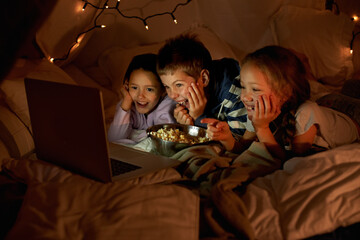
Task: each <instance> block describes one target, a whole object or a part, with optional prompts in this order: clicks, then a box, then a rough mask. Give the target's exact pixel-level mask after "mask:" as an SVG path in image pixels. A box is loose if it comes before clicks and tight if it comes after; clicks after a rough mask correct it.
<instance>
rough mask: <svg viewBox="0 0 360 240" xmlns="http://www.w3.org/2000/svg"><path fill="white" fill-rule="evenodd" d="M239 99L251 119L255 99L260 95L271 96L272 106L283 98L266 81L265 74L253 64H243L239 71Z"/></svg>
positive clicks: (281, 102)
mask: <svg viewBox="0 0 360 240" xmlns="http://www.w3.org/2000/svg"><path fill="white" fill-rule="evenodd" d="M240 79H241V80H240V84H241V101H242V102H243V103H244V105H245V107H246V109H247V112H248V117H249V119H250V120H251V119H252V116H253V114H254V109H255V104H256V101H257V100H258V99H259V98H260V97H261V96H268V97H270V96H272V100H273V101H272V102H271V104H272V106H279V107H281V105H282V104H283V103H284V100H283V99H282V98H281V97H280V96H278V95H277V94H276V93H275V92H274V91H273V90H272V87H271V85H270V84H269V83H268V81H269V80H268V78H267V76H266V75H265V74H264V73H263V72H262V71H260V69H259V68H258V67H256V66H255V65H253V64H245V65H244V66H243V67H242V68H241V71H240Z"/></svg>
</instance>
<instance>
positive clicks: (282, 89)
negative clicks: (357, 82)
mask: <svg viewBox="0 0 360 240" xmlns="http://www.w3.org/2000/svg"><path fill="white" fill-rule="evenodd" d="M239 80H240V84H241V100H242V102H243V103H244V105H245V107H246V109H247V114H248V121H247V124H246V131H245V134H244V136H243V139H242V140H241V141H238V142H236V141H235V139H234V138H233V137H232V135H231V134H230V131H229V127H228V125H227V124H226V123H224V122H219V121H216V120H214V119H205V120H203V122H205V123H208V134H209V137H210V138H211V139H213V140H218V141H220V142H221V143H222V144H223V145H224V146H225V148H226V149H227V150H231V151H234V152H241V151H243V150H244V149H246V148H247V146H249V145H250V143H251V142H252V141H254V140H258V141H260V142H262V143H264V144H265V146H266V147H267V149H268V150H269V152H270V153H271V154H272V155H273V156H274V157H277V158H279V159H281V160H286V159H288V158H290V157H292V156H299V155H306V154H309V153H311V152H313V151H312V150H314V149H317V150H318V149H319V148H320V149H330V148H334V147H337V146H340V145H344V144H348V143H352V142H355V141H357V140H359V139H360V137H359V135H360V133H359V132H358V130H357V126H356V123H355V122H354V121H353V120H352V119H351V118H350V117H349V116H347V115H345V114H343V113H341V112H338V111H335V110H333V109H330V108H326V107H322V106H319V105H317V104H316V103H315V102H312V101H309V98H310V86H309V82H308V81H307V78H306V70H305V67H304V65H303V64H302V62H301V61H300V59H299V58H298V57H297V56H296V55H295V54H294V52H293V51H291V50H289V49H286V48H283V47H280V46H267V47H264V48H261V49H259V50H257V51H255V52H253V53H250V54H248V55H247V56H246V57H245V58H244V59H243V60H242V63H241V72H240V77H239Z"/></svg>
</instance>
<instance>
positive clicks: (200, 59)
mask: <svg viewBox="0 0 360 240" xmlns="http://www.w3.org/2000/svg"><path fill="white" fill-rule="evenodd" d="M211 61H212V59H211V55H210V52H209V51H208V50H207V48H206V47H205V46H204V44H203V43H202V42H200V41H199V40H198V39H197V36H196V35H191V34H182V35H179V36H177V37H175V38H171V39H169V40H167V42H166V43H165V45H164V46H163V47H162V48H161V49H160V50H159V53H158V63H157V72H158V74H159V75H166V74H169V73H170V74H172V73H174V72H175V71H176V70H179V69H180V70H182V71H184V72H185V73H186V74H188V75H189V76H191V77H193V78H195V79H197V78H199V77H200V73H201V71H202V70H203V69H208V70H209V69H210V65H211Z"/></svg>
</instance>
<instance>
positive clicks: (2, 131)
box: [0, 105, 35, 158]
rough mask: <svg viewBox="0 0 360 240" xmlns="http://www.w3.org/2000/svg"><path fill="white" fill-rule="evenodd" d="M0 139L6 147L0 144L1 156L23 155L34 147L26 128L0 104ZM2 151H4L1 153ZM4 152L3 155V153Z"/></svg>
mask: <svg viewBox="0 0 360 240" xmlns="http://www.w3.org/2000/svg"><path fill="white" fill-rule="evenodd" d="M0 140H1V141H2V142H3V145H4V146H5V147H6V149H7V150H6V149H5V150H6V151H7V152H8V153H7V154H6V152H5V150H4V149H3V146H0V153H1V155H0V156H1V157H2V158H3V157H6V155H7V156H9V155H10V156H11V157H24V156H27V155H29V154H30V153H31V152H32V151H33V150H34V148H35V146H34V141H33V138H32V136H31V134H30V132H29V130H28V128H27V127H26V126H25V125H24V124H23V123H22V122H21V121H20V119H19V118H18V117H17V116H16V115H14V114H13V113H12V112H11V111H10V110H9V109H8V108H6V107H4V106H1V105H0ZM1 141H0V143H1ZM3 152H4V153H3ZM3 154H4V155H3Z"/></svg>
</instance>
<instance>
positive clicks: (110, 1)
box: [50, 0, 192, 62]
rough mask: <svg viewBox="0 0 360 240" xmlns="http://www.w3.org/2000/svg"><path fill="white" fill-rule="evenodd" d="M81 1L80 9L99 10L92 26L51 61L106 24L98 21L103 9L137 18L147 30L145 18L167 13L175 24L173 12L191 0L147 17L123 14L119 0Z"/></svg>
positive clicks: (59, 59) (60, 59) (126, 16)
mask: <svg viewBox="0 0 360 240" xmlns="http://www.w3.org/2000/svg"><path fill="white" fill-rule="evenodd" d="M81 1H83V2H84V5H83V7H82V11H86V9H87V8H88V7H92V8H95V9H97V10H99V12H98V13H97V15H96V16H95V18H94V23H93V26H92V27H90V28H88V29H86V30H85V31H83V32H81V33H79V34H78V35H77V36H76V38H75V42H74V43H73V44H72V45H71V46H70V48H69V50H68V52H67V53H66V54H65V56H63V57H60V58H50V61H51V62H56V61H62V60H66V59H67V58H68V57H69V55H70V53H71V52H72V51H73V50H74V49H76V48H77V47H78V46H79V45H80V42H81V41H82V40H83V38H84V37H85V34H86V33H88V32H90V31H93V30H95V29H99V28H105V27H106V25H104V24H100V23H99V18H100V16H101V15H102V14H103V13H104V12H105V11H108V10H112V11H116V12H117V13H118V14H119V15H121V16H122V17H124V18H128V19H137V20H139V21H141V22H142V23H143V24H144V27H145V29H146V30H149V25H148V24H147V20H149V19H150V18H154V17H158V16H163V15H169V16H170V17H171V19H172V21H173V22H174V24H177V23H178V21H177V19H176V17H175V12H176V11H177V10H178V8H179V7H181V6H186V5H188V4H189V3H190V2H191V1H192V0H186V1H185V2H183V3H178V4H177V5H176V6H175V7H174V8H173V9H172V10H171V11H167V12H161V13H156V14H153V15H149V16H147V17H139V16H128V15H126V14H124V13H123V12H122V11H120V9H119V6H120V1H121V0H106V1H105V2H104V3H103V4H101V5H100V6H97V5H95V4H93V3H91V2H90V1H88V0H81Z"/></svg>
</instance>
